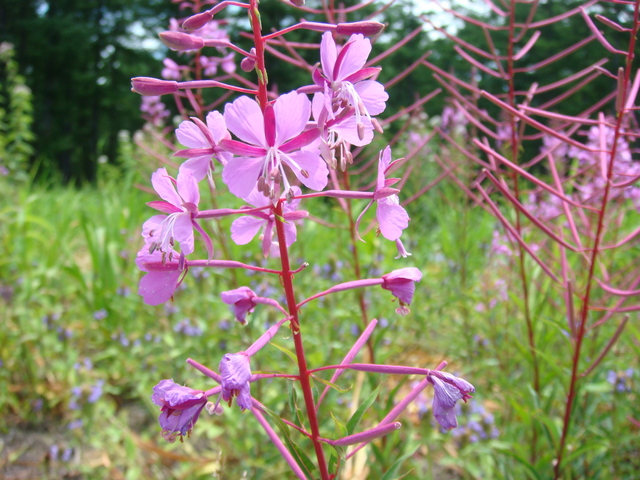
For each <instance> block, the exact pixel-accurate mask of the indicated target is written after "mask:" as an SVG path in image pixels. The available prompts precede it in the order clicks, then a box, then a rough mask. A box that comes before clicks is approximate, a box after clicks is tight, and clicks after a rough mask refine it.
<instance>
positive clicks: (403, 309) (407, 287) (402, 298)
mask: <svg viewBox="0 0 640 480" xmlns="http://www.w3.org/2000/svg"><path fill="white" fill-rule="evenodd" d="M382 280H383V283H382V288H384V289H385V290H389V291H390V292H391V293H392V294H393V296H394V297H396V298H397V299H398V300H399V302H400V307H399V308H397V309H396V313H399V314H401V315H405V314H407V313H409V309H408V308H407V306H408V305H411V301H412V300H413V294H414V292H415V290H416V285H415V282H419V281H420V280H422V273H420V270H418V269H417V268H415V267H407V268H400V269H398V270H394V271H393V272H391V273H387V274H386V275H383V276H382Z"/></svg>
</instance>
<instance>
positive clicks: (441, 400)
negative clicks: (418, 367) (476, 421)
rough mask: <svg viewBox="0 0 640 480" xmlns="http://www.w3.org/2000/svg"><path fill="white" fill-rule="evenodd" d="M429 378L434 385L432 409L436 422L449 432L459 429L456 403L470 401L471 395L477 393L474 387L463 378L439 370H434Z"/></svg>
mask: <svg viewBox="0 0 640 480" xmlns="http://www.w3.org/2000/svg"><path fill="white" fill-rule="evenodd" d="M427 378H428V380H429V382H430V383H431V384H432V385H433V391H434V396H433V405H432V408H433V416H434V417H435V419H436V421H437V422H438V423H439V424H440V425H441V426H442V427H443V428H445V429H447V430H450V429H452V428H455V427H457V426H458V420H457V419H456V413H455V406H456V403H457V402H458V400H464V401H465V402H466V401H467V400H468V399H470V398H471V395H469V394H470V393H473V392H475V388H474V386H473V385H471V384H470V383H469V382H467V381H466V380H463V379H462V378H458V377H455V376H453V375H451V374H449V373H445V372H439V371H437V370H432V371H431V374H429V375H428V377H427Z"/></svg>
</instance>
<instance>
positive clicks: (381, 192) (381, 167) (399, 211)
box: [373, 146, 409, 241]
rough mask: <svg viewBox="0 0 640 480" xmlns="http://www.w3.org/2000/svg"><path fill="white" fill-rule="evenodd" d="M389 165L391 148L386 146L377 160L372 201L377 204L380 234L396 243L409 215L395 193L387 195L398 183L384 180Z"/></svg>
mask: <svg viewBox="0 0 640 480" xmlns="http://www.w3.org/2000/svg"><path fill="white" fill-rule="evenodd" d="M390 164H391V147H389V146H387V148H385V149H384V150H383V151H382V152H381V153H380V156H379V158H378V180H377V181H376V190H375V195H374V197H373V198H374V199H375V201H376V202H377V206H378V208H377V209H376V217H377V219H378V223H379V224H380V233H382V236H383V237H384V238H386V239H387V240H391V241H396V240H398V239H399V238H400V235H402V230H404V229H405V228H407V227H408V226H409V215H408V214H407V211H406V210H405V209H404V208H403V207H402V206H400V200H399V199H398V195H396V194H395V193H393V194H391V195H389V194H388V192H389V187H390V186H391V185H393V184H394V183H396V182H397V181H398V179H397V178H389V179H386V178H385V173H386V171H387V169H388V168H389V165H390Z"/></svg>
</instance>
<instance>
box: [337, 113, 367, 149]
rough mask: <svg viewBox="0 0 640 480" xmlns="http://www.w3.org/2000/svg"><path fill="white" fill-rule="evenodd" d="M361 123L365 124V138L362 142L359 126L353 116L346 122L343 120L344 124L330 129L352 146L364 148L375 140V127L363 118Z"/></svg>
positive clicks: (341, 123)
mask: <svg viewBox="0 0 640 480" xmlns="http://www.w3.org/2000/svg"><path fill="white" fill-rule="evenodd" d="M361 121H362V123H363V124H364V137H363V138H362V140H360V136H359V135H358V124H357V121H356V117H355V116H351V117H349V118H347V119H346V120H343V121H342V122H340V123H338V124H336V125H334V126H332V127H330V129H331V130H333V131H334V132H336V133H337V134H338V135H339V136H340V138H342V139H343V140H344V141H346V142H348V143H350V144H351V145H356V146H358V147H362V146H364V145H369V144H370V143H371V141H372V140H373V125H372V124H371V121H370V120H369V119H368V118H366V117H362V118H361Z"/></svg>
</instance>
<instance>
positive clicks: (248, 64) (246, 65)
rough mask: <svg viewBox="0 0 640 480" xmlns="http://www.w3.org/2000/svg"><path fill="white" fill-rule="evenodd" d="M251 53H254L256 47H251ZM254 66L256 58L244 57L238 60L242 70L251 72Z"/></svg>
mask: <svg viewBox="0 0 640 480" xmlns="http://www.w3.org/2000/svg"><path fill="white" fill-rule="evenodd" d="M249 53H251V54H253V55H255V54H256V49H255V48H252V49H251V52H249ZM255 67H256V59H255V58H252V57H244V58H243V59H242V61H241V62H240V68H241V69H242V71H243V72H251V71H252V70H253V69H254V68H255Z"/></svg>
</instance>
